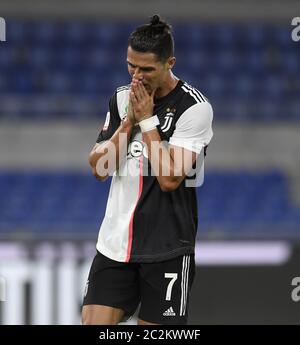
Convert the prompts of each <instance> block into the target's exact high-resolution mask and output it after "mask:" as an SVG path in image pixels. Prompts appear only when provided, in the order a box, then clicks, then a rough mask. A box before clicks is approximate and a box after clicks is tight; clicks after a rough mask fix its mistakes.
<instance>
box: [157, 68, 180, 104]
mask: <svg viewBox="0 0 300 345" xmlns="http://www.w3.org/2000/svg"><path fill="white" fill-rule="evenodd" d="M178 80H179V79H178V78H177V77H175V76H174V74H173V73H172V72H170V74H169V76H168V77H167V79H166V81H165V82H164V84H163V85H162V86H161V87H159V88H158V89H157V90H156V91H155V98H162V97H165V96H166V95H167V94H169V93H170V92H171V91H172V90H174V89H175V87H176V85H177V83H178Z"/></svg>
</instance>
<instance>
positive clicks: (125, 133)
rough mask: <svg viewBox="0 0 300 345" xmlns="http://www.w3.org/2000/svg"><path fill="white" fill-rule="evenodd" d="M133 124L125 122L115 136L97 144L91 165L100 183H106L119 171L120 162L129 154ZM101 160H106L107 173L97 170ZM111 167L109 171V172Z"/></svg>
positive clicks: (90, 158)
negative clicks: (110, 176)
mask: <svg viewBox="0 0 300 345" xmlns="http://www.w3.org/2000/svg"><path fill="white" fill-rule="evenodd" d="M132 127H133V125H132V123H131V122H130V121H129V120H125V121H123V122H122V123H121V125H120V127H119V128H118V129H117V130H116V132H115V133H114V135H113V136H112V137H111V138H110V139H109V140H107V141H104V142H103V143H99V144H96V145H95V146H94V147H93V149H92V151H91V152H90V154H89V163H90V166H91V167H92V171H93V175H94V176H95V177H96V178H97V179H99V180H100V181H105V180H106V178H107V177H108V176H109V175H112V174H113V172H114V171H116V170H118V169H119V161H120V159H121V158H123V157H124V156H125V155H126V154H127V147H128V143H129V139H130V135H131V131H132ZM99 159H104V167H105V171H101V169H99V168H98V169H97V162H98V160H99ZM108 167H109V171H107V169H108Z"/></svg>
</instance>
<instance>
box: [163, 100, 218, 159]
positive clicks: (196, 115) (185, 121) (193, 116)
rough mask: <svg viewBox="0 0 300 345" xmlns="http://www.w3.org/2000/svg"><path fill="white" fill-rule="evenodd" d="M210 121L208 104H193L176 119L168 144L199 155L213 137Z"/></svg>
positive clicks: (211, 117) (210, 111) (210, 109)
mask: <svg viewBox="0 0 300 345" xmlns="http://www.w3.org/2000/svg"><path fill="white" fill-rule="evenodd" d="M212 120H213V110H212V107H211V105H210V103H208V102H203V103H202V102H201V103H196V104H194V105H193V106H191V107H190V108H188V109H187V110H186V111H185V112H184V113H183V114H182V115H181V116H180V118H179V119H178V121H177V123H176V127H175V130H174V132H173V134H172V136H171V137H170V140H169V143H170V144H171V145H175V146H180V147H183V148H185V149H187V150H190V151H193V152H196V153H198V154H199V153H200V152H201V150H202V148H203V147H206V146H207V145H208V144H209V142H210V140H211V138H212V136H213V131H212Z"/></svg>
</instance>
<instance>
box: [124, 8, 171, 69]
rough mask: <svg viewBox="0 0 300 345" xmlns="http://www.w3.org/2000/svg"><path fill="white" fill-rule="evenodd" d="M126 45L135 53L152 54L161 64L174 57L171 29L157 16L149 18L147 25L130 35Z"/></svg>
mask: <svg viewBox="0 0 300 345" xmlns="http://www.w3.org/2000/svg"><path fill="white" fill-rule="evenodd" d="M128 44H129V46H130V47H131V48H132V49H133V50H135V51H137V52H141V53H154V54H155V55H156V56H157V59H158V60H159V61H161V62H166V61H167V60H168V58H169V57H171V56H174V38H173V35H172V27H171V25H170V24H168V23H166V22H165V21H163V20H161V18H160V16H159V15H157V14H155V15H154V16H152V17H151V20H150V23H149V24H145V25H143V26H140V27H138V28H137V29H136V30H135V31H133V32H132V33H131V35H130V36H129V40H128Z"/></svg>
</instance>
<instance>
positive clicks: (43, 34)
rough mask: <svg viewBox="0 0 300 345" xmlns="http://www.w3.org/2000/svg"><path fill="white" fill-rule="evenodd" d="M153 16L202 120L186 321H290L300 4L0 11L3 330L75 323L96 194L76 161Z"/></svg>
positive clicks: (100, 195)
mask: <svg viewBox="0 0 300 345" xmlns="http://www.w3.org/2000/svg"><path fill="white" fill-rule="evenodd" d="M154 13H160V14H161V15H162V16H163V17H164V18H166V19H167V20H169V21H170V22H171V24H172V25H173V28H174V36H175V55H176V57H177V64H176V66H175V69H174V72H175V74H176V75H177V76H179V77H181V78H182V79H184V80H186V81H187V82H189V83H190V84H192V85H194V86H196V87H197V88H199V89H200V90H201V91H202V92H203V93H204V94H205V95H206V96H207V97H208V98H209V99H210V100H211V102H212V105H213V107H214V116H215V117H214V133H215V136H214V138H213V141H212V143H211V145H210V146H209V148H208V156H207V162H206V177H205V184H204V186H203V187H201V188H199V189H198V197H199V200H198V201H199V229H198V244H197V255H196V258H197V276H196V280H195V284H194V289H193V292H192V297H191V310H190V323H192V324H208V323H211V324H247V323H249V324H256V323H257V324H272V323H273V324H274V323H275V324H276V323H285V324H289V323H290V324H292V323H299V322H300V302H299V303H297V302H295V301H293V300H292V298H291V292H292V290H293V286H292V285H291V282H292V279H293V278H294V277H296V276H300V232H299V231H300V206H299V203H300V176H299V171H300V158H299V157H300V155H299V151H300V141H299V127H300V41H298V42H294V41H293V40H292V38H291V32H292V30H293V28H294V27H293V26H291V20H292V18H294V17H297V16H300V5H299V2H298V1H293V0H288V1H286V2H284V4H283V3H282V2H280V1H268V0H262V1H257V2H256V1H255V2H254V1H246V0H244V1H238V0H230V1H218V0H213V1H201V2H200V1H195V0H194V1H193V0H186V1H184V2H180V3H178V4H176V5H175V3H173V2H167V1H152V2H146V1H134V0H128V1H126V2H123V1H121V0H119V1H117V0H112V1H109V2H105V1H88V2H87V1H80V0H74V1H66V0H65V1H64V2H59V1H46V0H44V1H34V0H30V1H26V2H25V1H17V0H10V1H6V0H0V16H1V17H3V18H4V19H5V20H6V42H0V153H1V154H0V276H1V277H2V280H0V282H1V281H2V286H1V289H2V297H5V299H6V301H5V302H0V322H1V323H2V324H78V323H80V304H81V300H82V294H83V289H84V285H85V280H86V278H87V271H88V268H89V266H90V263H91V260H92V258H93V256H94V253H95V243H96V238H97V234H98V228H99V225H100V222H101V219H102V216H103V214H104V211H105V205H106V199H107V193H108V189H109V183H108V182H107V183H105V184H101V183H99V182H97V181H96V180H95V179H94V177H93V176H92V174H91V171H90V169H89V166H88V162H87V157H88V153H89V150H90V149H91V147H92V146H93V145H94V142H95V140H96V138H97V134H98V132H99V130H100V128H101V127H102V124H103V120H104V116H105V114H106V111H107V104H108V100H109V97H110V95H111V94H112V93H113V91H114V90H115V88H116V87H117V86H120V85H124V84H127V83H129V81H130V79H129V75H128V72H127V67H126V48H127V38H128V35H129V33H130V32H131V31H132V30H133V29H134V28H135V27H136V26H137V25H139V24H142V23H144V22H146V21H147V20H148V17H149V16H150V15H152V14H154ZM4 290H5V291H4ZM4 292H5V295H6V296H4ZM133 321H134V320H133ZM133 321H132V322H133Z"/></svg>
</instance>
